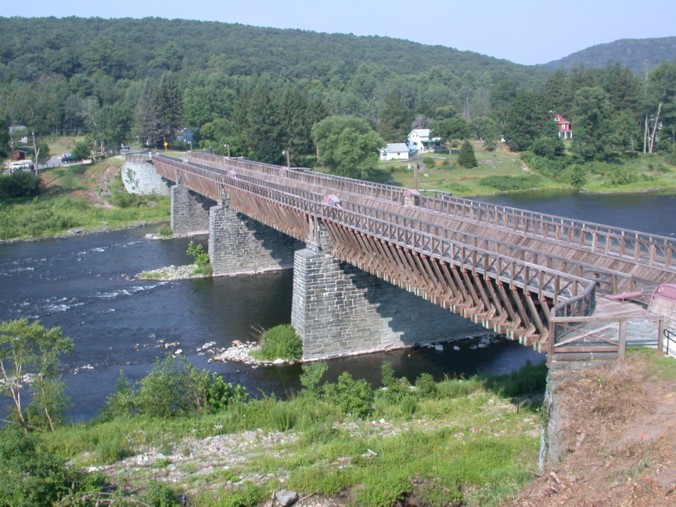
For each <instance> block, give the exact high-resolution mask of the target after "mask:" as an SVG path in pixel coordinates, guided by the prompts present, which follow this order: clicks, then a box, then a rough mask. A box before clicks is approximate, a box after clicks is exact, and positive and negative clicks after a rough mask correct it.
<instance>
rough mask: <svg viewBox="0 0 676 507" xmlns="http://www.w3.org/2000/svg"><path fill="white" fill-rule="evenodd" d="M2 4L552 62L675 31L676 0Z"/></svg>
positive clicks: (5, 12)
mask: <svg viewBox="0 0 676 507" xmlns="http://www.w3.org/2000/svg"><path fill="white" fill-rule="evenodd" d="M3 4H4V5H3V6H2V7H0V16H3V17H10V16H23V17H35V16H56V17H65V16H79V17H93V16H97V17H101V18H126V17H133V18H142V17H146V16H157V17H162V18H170V19H174V18H180V19H199V20H205V21H223V22H228V23H242V24H245V25H254V26H264V27H277V28H298V29H303V30H312V31H317V32H328V33H353V34H355V35H383V36H388V37H394V38H398V39H407V40H411V41H415V42H421V43H424V44H438V45H442V46H447V47H452V48H456V49H460V50H465V51H474V52H477V53H482V54H485V55H489V56H494V57H497V58H504V59H507V60H510V61H512V62H516V63H523V64H536V63H547V62H549V61H551V60H557V59H559V58H562V57H564V56H567V55H569V54H570V53H573V52H575V51H579V50H581V49H585V48H587V47H589V46H593V45H595V44H602V43H606V42H613V41H615V40H618V39H640V38H648V37H667V36H675V35H676V0H651V1H649V2H641V1H639V0H561V1H558V2H555V1H551V0H501V1H497V0H483V1H482V0H421V1H412V0H409V1H403V0H389V1H388V0H334V1H331V2H326V1H322V0H236V1H233V0H222V1H220V2H219V1H218V0H184V1H176V0H162V1H160V0H141V1H138V0H135V1H132V0H115V1H106V2H95V1H92V0H65V1H60V2H59V1H54V0H30V1H28V2H3ZM1 44H2V39H1V38H0V45H1Z"/></svg>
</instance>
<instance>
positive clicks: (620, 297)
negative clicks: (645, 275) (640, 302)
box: [607, 290, 643, 301]
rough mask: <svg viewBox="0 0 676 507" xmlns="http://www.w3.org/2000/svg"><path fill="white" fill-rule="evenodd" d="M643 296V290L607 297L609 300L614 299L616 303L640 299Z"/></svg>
mask: <svg viewBox="0 0 676 507" xmlns="http://www.w3.org/2000/svg"><path fill="white" fill-rule="evenodd" d="M642 295H643V291H642V290H636V291H634V292H622V293H621V294H611V295H610V296H607V297H608V299H613V300H615V301H622V300H625V299H633V298H640V297H641V296H642Z"/></svg>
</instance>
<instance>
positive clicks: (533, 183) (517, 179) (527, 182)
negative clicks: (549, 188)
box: [479, 175, 542, 192]
mask: <svg viewBox="0 0 676 507" xmlns="http://www.w3.org/2000/svg"><path fill="white" fill-rule="evenodd" d="M541 181H542V180H541V179H540V177H539V176H535V175H528V176H489V177H488V178H483V179H481V180H480V181H479V185H481V186H483V187H492V188H495V189H497V190H499V191H500V192H518V191H522V190H530V189H532V188H535V187H537V186H538V185H539V184H540V182H541Z"/></svg>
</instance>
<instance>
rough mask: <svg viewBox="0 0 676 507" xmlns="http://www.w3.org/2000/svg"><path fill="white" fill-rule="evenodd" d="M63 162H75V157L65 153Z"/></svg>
mask: <svg viewBox="0 0 676 507" xmlns="http://www.w3.org/2000/svg"><path fill="white" fill-rule="evenodd" d="M61 162H63V163H64V164H65V163H68V162H75V157H73V154H72V153H64V154H63V156H62V157H61Z"/></svg>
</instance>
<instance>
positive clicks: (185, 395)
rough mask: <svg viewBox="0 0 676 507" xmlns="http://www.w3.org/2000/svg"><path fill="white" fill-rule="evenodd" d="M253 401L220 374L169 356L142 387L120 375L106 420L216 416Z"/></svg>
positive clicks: (106, 411)
mask: <svg viewBox="0 0 676 507" xmlns="http://www.w3.org/2000/svg"><path fill="white" fill-rule="evenodd" d="M248 398H249V393H248V392H247V390H246V389H245V388H244V387H242V386H239V385H236V386H233V385H232V384H230V383H228V382H225V380H223V378H222V377H221V376H219V375H217V374H216V373H213V372H211V373H210V372H208V371H206V370H198V369H197V368H195V367H194V366H193V365H192V364H190V362H189V361H188V360H187V359H185V358H183V357H179V358H176V357H172V356H166V357H165V358H164V359H162V360H159V361H157V362H156V363H155V366H154V367H153V369H152V370H151V371H150V372H149V373H148V375H146V376H145V377H144V378H143V379H141V381H140V382H139V384H138V385H137V386H136V385H131V384H130V383H129V382H128V380H127V379H126V377H125V376H124V374H120V379H119V381H118V385H117V389H116V391H115V393H113V394H112V395H110V396H109V397H108V399H107V400H106V406H105V408H104V410H103V412H102V418H103V419H104V420H110V419H113V418H115V417H122V416H128V415H134V414H144V415H148V416H150V417H162V418H170V417H176V416H181V415H190V414H194V413H216V412H219V411H221V410H223V409H224V408H226V407H227V406H229V405H232V404H234V403H239V402H244V401H246V400H247V399H248Z"/></svg>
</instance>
